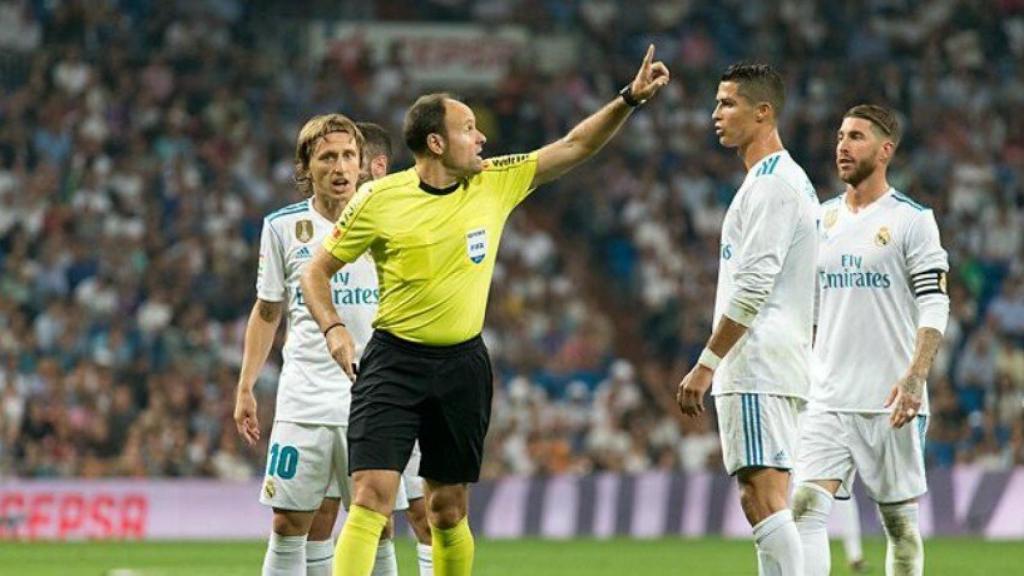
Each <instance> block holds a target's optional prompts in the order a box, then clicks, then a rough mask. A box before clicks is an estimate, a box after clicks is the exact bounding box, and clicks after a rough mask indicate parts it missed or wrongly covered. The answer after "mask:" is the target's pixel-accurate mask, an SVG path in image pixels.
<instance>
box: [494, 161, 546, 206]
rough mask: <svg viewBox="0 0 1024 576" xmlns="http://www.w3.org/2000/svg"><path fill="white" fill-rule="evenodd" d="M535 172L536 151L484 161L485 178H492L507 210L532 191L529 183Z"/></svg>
mask: <svg viewBox="0 0 1024 576" xmlns="http://www.w3.org/2000/svg"><path fill="white" fill-rule="evenodd" d="M536 172H537V152H536V151H534V152H530V153H529V154H510V155H508V156H498V157H496V158H488V159H487V160H486V161H485V163H484V174H485V177H486V178H489V179H492V181H493V183H494V185H495V188H497V189H498V190H500V194H501V199H502V202H503V204H504V206H505V210H506V211H507V212H511V211H512V209H513V208H515V207H516V206H518V205H519V203H520V202H522V201H523V200H525V199H526V197H527V196H529V195H530V192H533V190H534V189H533V188H532V187H531V186H530V184H531V183H532V182H533V175H534V174H535V173H536Z"/></svg>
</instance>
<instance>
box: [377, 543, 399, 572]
mask: <svg viewBox="0 0 1024 576" xmlns="http://www.w3.org/2000/svg"><path fill="white" fill-rule="evenodd" d="M370 576H398V559H397V558H395V543H394V542H392V541H391V539H390V538H388V539H387V540H381V542H380V544H378V545H377V559H376V560H374V561H373V572H370Z"/></svg>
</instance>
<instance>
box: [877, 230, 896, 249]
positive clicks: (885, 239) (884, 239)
mask: <svg viewBox="0 0 1024 576" xmlns="http://www.w3.org/2000/svg"><path fill="white" fill-rule="evenodd" d="M889 242H892V234H890V233H889V228H887V227H885V226H882V227H881V228H879V229H878V233H876V234H875V244H877V245H878V247H879V248H884V247H885V246H888V245H889Z"/></svg>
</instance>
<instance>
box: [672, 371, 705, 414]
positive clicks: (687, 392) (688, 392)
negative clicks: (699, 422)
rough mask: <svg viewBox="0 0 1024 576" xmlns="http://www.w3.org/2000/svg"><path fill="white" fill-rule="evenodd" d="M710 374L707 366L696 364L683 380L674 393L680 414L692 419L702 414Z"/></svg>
mask: <svg viewBox="0 0 1024 576" xmlns="http://www.w3.org/2000/svg"><path fill="white" fill-rule="evenodd" d="M712 374H713V372H712V371H711V370H709V369H708V368H707V366H702V365H700V364H697V365H696V366H694V367H693V369H691V370H690V373H689V374H687V375H686V377H685V378H683V380H682V382H680V383H679V391H678V392H676V404H679V411H680V412H682V413H683V414H685V415H687V416H693V417H697V416H700V415H701V414H703V413H704V394H705V393H707V391H708V388H711V375H712Z"/></svg>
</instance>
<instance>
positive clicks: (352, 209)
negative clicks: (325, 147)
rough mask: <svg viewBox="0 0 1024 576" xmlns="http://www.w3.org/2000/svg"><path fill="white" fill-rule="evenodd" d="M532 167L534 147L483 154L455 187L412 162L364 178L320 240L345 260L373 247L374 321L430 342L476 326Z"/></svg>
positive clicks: (456, 337) (457, 338)
mask: <svg viewBox="0 0 1024 576" xmlns="http://www.w3.org/2000/svg"><path fill="white" fill-rule="evenodd" d="M536 169H537V153H536V152H534V153H532V154H518V155H512V156H502V157H499V158H492V159H489V160H486V161H485V162H484V169H483V171H482V172H480V173H479V174H477V175H476V176H474V177H472V178H471V179H469V180H467V181H465V182H463V183H460V184H459V185H457V186H456V187H454V189H448V190H436V189H432V188H430V187H429V186H426V185H423V184H421V182H420V179H419V176H418V175H417V174H416V170H415V169H414V168H410V169H408V170H405V171H403V172H397V173H395V174H392V175H390V176H385V177H384V178H381V179H380V180H375V181H372V182H367V183H366V184H364V185H363V186H362V187H361V188H360V189H359V191H358V192H357V193H356V195H355V196H354V197H353V198H352V200H351V201H350V202H349V203H348V206H346V207H345V210H344V211H343V212H342V214H341V217H340V218H339V219H338V222H337V223H336V224H335V226H334V232H333V233H332V234H331V235H330V236H327V237H326V238H325V239H324V242H323V246H324V248H325V249H326V250H327V251H328V252H330V253H331V254H333V255H334V257H335V258H338V259H339V260H342V261H343V262H354V261H355V260H356V258H358V257H359V256H360V255H361V254H362V253H363V252H365V251H366V250H370V252H371V254H372V255H373V259H374V260H375V261H376V263H377V276H378V278H379V281H380V291H381V296H380V305H379V308H378V309H377V317H376V319H375V320H374V322H373V327H374V328H377V329H379V330H386V331H388V332H390V333H392V334H394V335H395V336H398V337H400V338H403V339H405V340H409V341H411V342H417V343H420V344H427V345H434V346H445V345H449V344H457V343H459V342H464V341H466V340H469V339H470V338H472V337H474V336H476V335H477V334H479V333H480V331H481V330H482V329H483V325H484V311H485V310H486V308H487V295H488V293H489V292H490V287H491V276H492V275H493V274H494V261H495V258H496V257H497V254H498V243H499V242H500V240H501V232H502V230H503V229H504V227H505V221H506V220H507V219H508V216H509V214H510V213H511V212H512V209H513V208H515V207H516V206H517V205H518V204H519V203H520V202H522V201H523V199H524V198H526V196H527V195H529V193H530V192H531V189H530V183H531V182H532V181H533V175H534V172H535V171H536Z"/></svg>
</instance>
